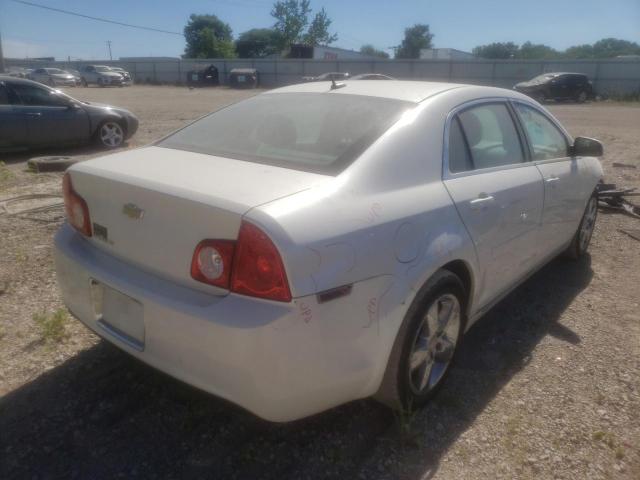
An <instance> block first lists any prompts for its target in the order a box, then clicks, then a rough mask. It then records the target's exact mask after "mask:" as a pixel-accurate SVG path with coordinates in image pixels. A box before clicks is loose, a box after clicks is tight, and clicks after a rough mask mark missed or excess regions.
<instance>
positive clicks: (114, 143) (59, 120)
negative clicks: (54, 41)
mask: <svg viewBox="0 0 640 480" xmlns="http://www.w3.org/2000/svg"><path fill="white" fill-rule="evenodd" d="M137 129H138V119H137V118H136V116H135V115H134V114H133V113H131V112H130V111H128V110H125V109H124V108H119V107H113V106H110V105H102V104H94V103H89V102H81V101H79V100H76V99H74V98H72V97H70V96H68V95H66V94H64V93H63V92H61V91H59V90H54V89H53V88H50V87H48V86H46V85H43V84H40V83H36V82H34V81H31V80H27V79H21V78H14V77H9V76H0V149H2V150H6V149H11V150H16V149H26V148H35V147H47V146H55V145H70V144H81V143H88V142H91V141H95V142H96V143H98V144H99V145H102V146H103V147H105V148H116V147H120V146H122V144H123V143H124V141H125V140H126V139H128V138H130V137H131V136H132V135H133V134H135V133H136V130H137Z"/></svg>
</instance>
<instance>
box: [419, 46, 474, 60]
mask: <svg viewBox="0 0 640 480" xmlns="http://www.w3.org/2000/svg"><path fill="white" fill-rule="evenodd" d="M473 58H476V57H475V56H474V55H473V54H472V53H469V52H463V51H462V50H456V49H455V48H423V49H422V50H420V59H421V60H471V59H473Z"/></svg>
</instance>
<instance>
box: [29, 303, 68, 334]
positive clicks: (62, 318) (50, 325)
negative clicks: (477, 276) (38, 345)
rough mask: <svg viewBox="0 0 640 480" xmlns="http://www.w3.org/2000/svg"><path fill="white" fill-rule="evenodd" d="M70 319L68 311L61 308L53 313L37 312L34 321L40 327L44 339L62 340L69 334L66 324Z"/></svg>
mask: <svg viewBox="0 0 640 480" xmlns="http://www.w3.org/2000/svg"><path fill="white" fill-rule="evenodd" d="M68 320H69V316H68V315H67V312H66V311H65V310H64V309H63V308H59V309H58V310H56V311H55V312H53V313H52V314H46V313H44V312H42V313H35V314H34V315H33V321H34V322H36V324H37V325H38V326H39V327H40V334H41V335H42V339H43V340H44V341H53V342H61V341H62V340H64V339H65V338H67V337H68V336H69V334H68V333H67V331H66V328H65V326H66V324H67V322H68Z"/></svg>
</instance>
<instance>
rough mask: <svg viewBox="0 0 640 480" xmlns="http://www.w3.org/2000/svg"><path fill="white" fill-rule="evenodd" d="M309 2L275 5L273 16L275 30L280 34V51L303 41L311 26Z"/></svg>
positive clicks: (287, 0)
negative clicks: (306, 31) (307, 28)
mask: <svg viewBox="0 0 640 480" xmlns="http://www.w3.org/2000/svg"><path fill="white" fill-rule="evenodd" d="M309 13H311V8H310V7H309V0H279V1H277V2H276V3H274V4H273V8H272V9H271V16H272V17H273V18H275V19H276V23H275V24H274V26H273V28H274V30H276V31H277V32H278V33H279V34H280V45H279V47H280V49H281V50H284V49H285V48H287V47H288V46H289V45H291V44H292V43H297V42H300V41H301V40H302V32H303V31H304V29H305V27H306V26H307V25H308V24H309Z"/></svg>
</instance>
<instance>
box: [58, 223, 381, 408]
mask: <svg viewBox="0 0 640 480" xmlns="http://www.w3.org/2000/svg"><path fill="white" fill-rule="evenodd" d="M55 261H56V270H57V277H58V283H59V286H60V289H61V291H62V297H63V299H64V302H65V303H66V305H67V306H68V307H69V310H70V311H71V312H72V313H73V314H74V316H76V317H77V318H78V319H79V320H80V321H81V322H82V323H84V324H85V325H87V326H88V327H89V328H90V329H91V330H93V331H94V332H96V333H97V334H98V335H100V336H101V337H103V338H105V339H106V340H108V341H110V342H111V343H113V344H115V345H116V346H118V347H119V348H121V349H122V350H125V351H126V352H128V353H130V354H131V355H133V356H135V357H137V358H139V359H140V360H142V361H144V362H146V363H148V364H149V365H151V366H153V367H155V368H157V369H159V370H162V371H163V372H166V373H168V374H170V375H172V376H173V377H175V378H178V379H180V380H182V381H184V382H186V383H189V384H191V385H194V386H196V387H198V388H201V389H203V390H205V391H207V392H210V393H212V394H214V395H217V396H220V397H222V398H225V399H227V400H229V401H231V402H233V403H235V404H237V405H240V406H241V407H244V408H246V409H247V410H249V411H251V412H253V413H255V414H256V415H258V416H260V417H262V418H265V419H267V420H271V421H290V420H294V419H297V418H301V417H304V416H307V415H311V414H313V413H317V412H320V411H322V410H325V409H327V408H330V407H332V406H335V405H339V404H341V403H344V402H347V401H350V400H354V399H357V398H362V397H366V396H369V395H371V394H373V393H374V392H375V391H376V389H377V387H378V385H377V384H376V380H375V378H377V377H379V375H376V372H378V373H379V369H380V362H379V357H380V355H379V353H378V352H379V351H380V349H379V345H378V334H377V328H376V327H377V325H375V324H372V322H371V320H370V319H369V318H368V315H367V311H366V309H365V308H361V309H360V308H359V307H358V306H359V305H360V306H361V305H366V299H367V297H368V296H369V295H371V291H372V290H373V289H375V288H379V286H378V285H375V282H376V281H375V279H373V280H371V281H367V282H363V283H362V284H356V286H354V289H353V292H352V295H350V296H349V297H345V298H344V299H338V300H334V301H332V302H328V303H325V304H318V303H317V302H316V300H315V295H314V296H310V297H305V298H301V299H296V300H294V301H293V302H291V303H279V302H270V301H263V300H259V299H253V298H250V297H244V296H241V295H235V294H229V295H227V296H224V297H219V296H213V295H209V294H207V293H203V292H201V291H196V290H192V289H190V288H187V287H183V286H180V285H177V284H175V283H172V282H169V281H167V280H164V279H161V278H159V277H156V276H154V275H151V274H149V273H146V272H144V271H141V270H139V269H137V268H134V267H132V266H131V265H129V264H126V263H124V262H121V261H120V260H118V259H116V258H114V257H112V256H110V255H108V254H106V253H104V252H102V251H100V250H98V249H97V248H96V247H95V246H93V245H92V244H91V243H90V242H88V241H86V240H85V239H84V238H83V237H82V236H81V235H79V234H78V233H76V232H75V230H73V229H72V228H71V227H69V226H68V225H66V224H65V225H64V226H63V227H62V228H61V229H60V231H59V232H58V234H57V235H56V238H55ZM92 280H95V281H98V282H100V283H102V284H104V285H106V286H108V287H111V288H113V289H115V290H117V291H118V292H121V293H123V294H125V295H127V296H129V297H131V298H133V299H135V300H137V302H139V303H140V304H141V305H142V310H143V315H142V316H143V319H144V344H143V348H142V350H141V351H140V349H137V348H133V347H132V346H131V345H130V344H129V343H127V342H125V341H122V339H121V338H118V336H116V335H113V334H112V332H109V331H108V330H106V329H105V328H103V327H102V326H101V325H100V323H99V322H98V319H97V317H96V314H95V309H94V304H93V300H92V297H91V287H90V283H91V281H92ZM354 306H356V307H358V308H359V310H361V312H355V311H354ZM378 383H379V382H378Z"/></svg>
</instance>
